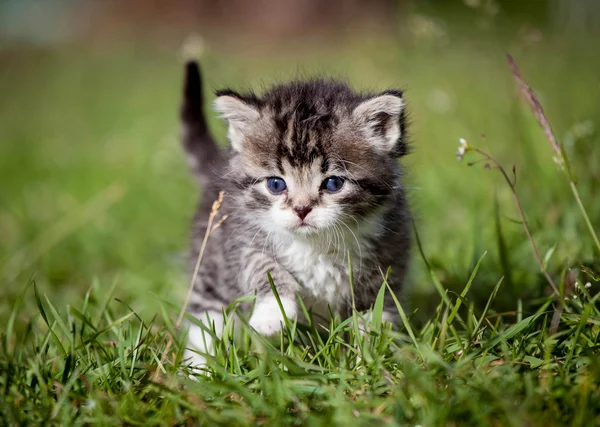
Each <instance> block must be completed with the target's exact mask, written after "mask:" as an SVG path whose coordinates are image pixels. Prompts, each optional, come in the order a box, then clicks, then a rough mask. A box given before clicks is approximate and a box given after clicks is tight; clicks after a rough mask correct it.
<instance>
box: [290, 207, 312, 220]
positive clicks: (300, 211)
mask: <svg viewBox="0 0 600 427" xmlns="http://www.w3.org/2000/svg"><path fill="white" fill-rule="evenodd" d="M310 211H312V208H311V207H310V206H295V207H294V212H296V215H298V218H300V219H301V220H302V219H304V218H306V215H308V214H309V213H310Z"/></svg>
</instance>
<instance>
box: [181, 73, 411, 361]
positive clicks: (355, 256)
mask: <svg viewBox="0 0 600 427" xmlns="http://www.w3.org/2000/svg"><path fill="white" fill-rule="evenodd" d="M216 95H217V98H216V100H215V102H214V107H215V109H216V111H217V112H218V113H220V115H221V117H222V118H224V119H225V120H226V122H227V125H228V137H229V141H230V147H229V149H228V150H227V152H224V151H221V150H219V148H218V147H217V145H216V144H215V142H214V140H213V139H212V137H211V136H210V133H209V131H208V128H207V125H206V121H205V116H204V111H203V102H202V82H201V79H200V70H199V67H198V64H197V63H195V62H189V63H188V64H187V68H186V77H185V89H184V100H183V105H182V108H181V119H182V123H183V144H184V147H185V149H186V151H187V153H188V158H189V160H190V164H191V165H192V169H193V170H194V172H195V174H196V175H197V178H198V180H199V182H200V183H201V185H202V186H203V191H204V194H203V198H202V202H201V204H200V206H199V209H198V212H197V214H196V217H195V219H194V221H193V231H192V249H191V265H192V266H194V265H195V263H196V259H197V257H198V252H199V249H200V245H201V243H202V240H203V237H204V234H205V231H206V227H207V218H208V213H209V211H210V206H211V205H212V202H213V201H214V200H215V199H216V197H217V195H218V192H219V190H224V191H225V197H224V202H223V205H222V208H221V213H222V214H227V215H228V218H227V219H226V220H225V222H223V224H222V225H221V226H220V227H219V228H218V229H217V230H216V231H215V232H214V233H213V234H211V236H210V238H209V240H208V244H207V247H206V252H205V254H204V258H203V260H202V264H201V266H200V269H199V273H198V277H197V281H196V283H195V288H194V292H193V294H192V297H191V299H190V304H189V312H190V314H192V315H193V316H195V317H197V318H198V319H199V320H201V321H203V322H204V323H205V324H207V322H210V323H211V325H212V324H214V327H215V331H216V332H217V334H219V333H220V332H221V330H222V328H223V315H222V310H223V308H224V307H226V306H227V305H228V304H230V303H231V302H232V301H233V300H235V299H236V298H239V297H241V296H244V295H253V294H255V293H256V300H255V307H254V311H253V314H252V315H251V317H250V325H251V326H252V327H253V328H254V329H256V331H258V332H259V333H261V334H265V335H270V334H274V333H276V332H278V331H279V330H280V329H281V328H282V326H283V324H282V322H283V316H282V314H281V311H280V308H279V306H278V304H277V301H276V299H275V297H274V296H273V293H272V291H271V287H270V285H269V282H268V279H267V272H270V273H271V275H272V278H273V281H274V283H275V286H276V289H277V291H278V293H279V296H280V298H281V302H282V305H283V308H284V311H285V313H286V315H287V317H288V318H290V319H294V318H296V316H298V314H299V311H300V310H299V307H298V304H297V298H296V295H297V294H299V295H300V296H301V297H302V299H303V301H304V302H305V304H307V307H309V309H310V310H311V311H312V312H313V313H315V314H318V315H321V316H327V315H328V314H327V313H328V309H327V306H328V305H329V306H330V307H331V309H332V311H333V312H337V313H340V314H341V315H343V316H346V315H348V313H350V308H351V301H352V296H351V290H350V289H351V288H350V278H349V268H348V259H347V257H348V255H347V254H348V252H349V253H350V257H351V260H352V268H353V276H354V294H355V302H356V308H357V309H358V310H367V309H369V308H370V307H371V306H372V304H373V303H374V301H375V298H376V295H377V292H378V290H379V289H380V287H381V284H382V283H383V279H382V273H381V272H382V271H383V272H385V271H386V269H387V268H388V267H390V266H391V275H390V277H389V279H388V280H389V283H390V285H391V287H392V289H394V290H395V291H396V292H398V291H400V289H401V286H402V282H403V279H404V276H405V272H406V269H407V263H408V260H409V249H410V221H411V217H410V214H409V210H408V207H407V202H406V199H405V193H404V189H403V185H402V177H403V173H402V169H401V167H400V165H399V163H398V161H397V158H398V157H401V156H403V155H404V154H406V152H407V146H406V130H405V109H404V100H403V99H402V92H401V91H398V90H388V91H385V92H381V93H377V94H357V93H355V92H353V91H352V90H351V89H350V88H349V87H348V86H347V85H345V84H344V83H341V82H337V81H334V80H309V81H296V82H292V83H288V84H282V85H277V86H274V87H273V88H271V89H270V90H268V91H267V92H266V93H264V94H263V95H262V96H260V97H259V96H257V95H256V94H254V93H252V92H250V93H246V94H239V93H237V92H234V91H233V90H230V89H224V90H220V91H217V93H216ZM388 297H389V295H388ZM384 309H385V319H386V320H389V321H395V318H396V313H397V311H396V309H395V307H394V304H393V301H392V300H391V298H387V297H386V301H385V307H384ZM209 327H210V326H209ZM188 339H189V342H188V347H189V348H190V349H191V351H188V352H187V357H191V358H192V364H196V365H203V364H204V362H205V359H204V358H203V357H202V356H200V355H199V354H198V353H197V352H199V353H205V354H206V353H210V352H211V351H212V342H211V340H210V336H209V335H208V334H203V332H202V330H201V329H200V328H199V327H197V326H194V325H192V326H191V328H190V330H189V338H188Z"/></svg>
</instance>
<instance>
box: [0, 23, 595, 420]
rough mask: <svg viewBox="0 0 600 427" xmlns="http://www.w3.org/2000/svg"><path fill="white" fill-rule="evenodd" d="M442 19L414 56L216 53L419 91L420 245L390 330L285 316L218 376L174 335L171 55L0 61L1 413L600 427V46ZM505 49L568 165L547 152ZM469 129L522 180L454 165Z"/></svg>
mask: <svg viewBox="0 0 600 427" xmlns="http://www.w3.org/2000/svg"><path fill="white" fill-rule="evenodd" d="M448 31H449V40H450V41H448V40H446V41H444V40H442V41H438V42H435V43H431V44H425V45H419V46H418V47H417V48H415V47H414V46H411V45H410V44H398V43H396V42H395V41H391V40H370V39H366V38H365V39H362V40H360V41H356V40H354V41H350V42H348V43H347V44H343V45H341V46H336V47H335V49H329V48H321V49H320V50H319V49H315V48H314V47H310V48H309V49H308V50H306V51H302V50H299V51H297V52H295V53H294V56H293V57H292V55H290V54H288V55H286V54H279V55H273V54H270V53H265V52H262V53H257V54H255V55H243V54H235V53H231V52H230V53H227V52H226V51H224V52H219V53H217V52H216V51H210V50H209V51H208V52H207V53H206V54H205V56H204V57H203V64H204V68H205V71H206V77H207V79H208V82H209V85H212V86H215V87H219V86H223V85H233V86H238V87H239V86H243V85H246V84H252V85H254V86H255V85H257V84H260V82H269V81H272V80H274V79H282V78H285V77H288V76H290V75H296V74H306V73H311V72H314V71H321V72H328V73H333V74H336V75H342V76H346V77H347V78H348V79H349V80H350V81H351V82H352V83H353V84H354V85H355V86H356V87H373V86H376V87H386V86H396V85H403V84H404V85H406V86H407V87H406V89H407V92H406V96H407V102H408V105H410V106H411V111H412V115H411V117H412V122H413V125H412V128H411V129H412V135H413V137H412V139H413V140H414V143H413V145H414V150H413V154H411V155H410V156H409V157H408V158H407V159H406V162H407V168H408V171H409V181H408V184H407V185H408V187H409V188H410V197H411V201H412V203H413V206H414V210H415V213H416V224H417V230H418V237H419V245H418V246H417V247H416V248H415V251H414V254H415V256H414V262H413V269H412V270H413V271H412V274H411V278H410V280H409V282H410V283H409V285H410V286H409V289H408V290H407V293H406V294H404V295H401V296H400V297H401V298H400V300H399V301H397V305H398V309H399V311H400V313H401V314H402V319H403V322H402V323H403V326H402V327H401V328H400V329H399V330H398V331H391V330H390V329H388V328H386V327H385V326H382V325H381V319H380V313H381V307H380V306H379V304H376V306H375V307H374V309H373V313H374V315H373V318H372V319H371V320H370V321H368V322H366V323H367V328H368V333H366V334H360V333H358V329H357V327H356V325H357V324H358V322H356V321H354V322H352V320H356V319H350V320H349V321H341V320H340V319H336V320H334V321H332V322H331V324H330V325H329V326H328V328H327V330H328V331H324V330H321V329H318V328H317V327H316V326H315V324H309V325H298V324H295V323H292V324H290V328H289V329H288V330H287V331H285V332H284V333H282V334H281V336H278V337H275V338H273V339H270V340H266V339H264V338H262V337H260V336H257V335H256V334H255V333H254V332H253V331H251V330H248V328H247V324H246V322H244V321H243V319H241V320H239V321H236V323H235V325H231V327H232V328H234V329H235V330H236V331H237V332H238V336H234V334H233V333H232V331H229V332H228V334H226V335H225V337H224V339H223V341H222V342H221V343H220V344H219V345H218V346H217V353H216V355H215V357H214V358H211V359H210V360H209V367H210V369H211V370H212V371H213V374H212V376H210V377H200V378H197V380H192V379H190V378H188V375H187V374H189V370H188V368H187V367H186V366H185V364H182V363H181V357H182V351H183V342H184V335H185V331H183V330H175V323H176V319H177V315H178V313H179V310H180V307H181V304H182V301H183V299H184V295H185V291H186V283H188V278H187V277H186V276H185V252H186V245H187V227H188V224H189V219H190V217H191V214H192V212H193V209H194V205H195V203H196V199H197V197H196V194H197V190H196V189H195V186H194V184H193V182H192V179H191V177H190V174H189V172H188V171H187V168H186V166H185V162H184V159H183V156H182V155H181V152H180V148H179V143H178V141H177V123H176V111H177V103H178V94H179V85H180V79H181V71H182V70H181V67H180V63H179V62H178V61H177V60H176V59H175V55H174V53H173V52H172V51H170V50H168V49H166V50H165V49H163V50H161V49H159V48H150V47H148V46H147V45H141V46H140V45H129V44H122V45H118V46H114V45H112V46H108V47H107V46H103V47H102V46H101V47H96V48H91V49H83V48H81V47H76V46H74V47H73V46H72V47H62V48H60V49H55V50H53V49H45V50H36V49H32V48H20V49H15V50H10V51H6V50H5V51H3V52H0V93H2V94H3V96H2V98H1V99H0V140H1V141H2V144H0V236H2V237H1V239H0V278H1V279H0V280H1V287H0V296H1V297H2V303H0V322H1V323H2V324H3V325H5V327H4V328H3V329H1V330H0V343H1V344H0V416H1V419H2V424H8V425H16V424H39V423H42V422H45V423H49V424H65V425H70V424H86V423H102V424H144V425H150V424H194V423H201V424H202V423H203V424H227V425H230V424H232V425H246V424H257V423H258V424H269V423H271V424H273V423H275V424H276V425H281V424H314V425H331V424H337V425H349V424H351V423H354V424H361V425H377V424H393V425H411V426H414V425H422V426H436V425H515V426H520V425H544V426H546V425H590V424H597V423H599V422H600V417H599V416H598V413H600V390H599V389H598V384H600V364H599V362H598V360H599V359H598V348H599V347H598V346H599V342H598V341H599V337H598V336H599V331H600V329H599V326H600V312H599V310H600V307H599V304H598V298H599V297H598V295H600V294H599V293H598V286H600V281H599V277H598V272H599V271H600V265H599V263H598V259H599V257H600V255H599V254H598V253H597V252H595V251H596V247H595V242H594V238H593V236H592V235H591V233H590V230H589V229H590V228H592V229H593V230H596V233H598V232H599V231H600V222H599V218H600V198H598V197H597V194H600V163H599V162H598V161H597V159H598V158H600V154H599V151H598V147H599V136H598V133H597V132H596V129H597V128H598V126H599V125H600V107H599V104H598V102H597V88H598V87H600V86H599V85H600V81H599V80H598V75H600V73H598V70H600V62H599V61H598V58H597V57H596V55H594V52H595V50H594V49H591V47H590V46H589V44H590V43H592V44H593V41H591V40H586V43H585V44H584V43H583V42H582V41H581V40H565V39H563V40H558V39H557V38H553V37H552V35H551V34H547V35H546V38H545V39H543V40H542V41H539V42H537V44H534V45H532V44H530V42H528V41H527V40H522V39H520V38H519V37H518V36H514V34H515V33H516V32H511V31H508V30H507V31H506V33H502V34H491V35H490V34H488V36H482V37H478V38H469V37H460V36H459V35H457V34H455V33H453V32H452V29H451V28H450V29H448ZM507 51H510V52H511V53H513V55H514V57H515V59H516V61H517V62H518V64H519V65H520V68H521V73H522V74H523V76H524V78H525V79H526V81H527V82H528V83H529V84H530V85H531V86H532V87H533V88H534V90H535V91H536V93H537V95H538V97H539V99H540V102H541V103H542V105H543V107H544V109H545V111H546V114H547V116H548V119H549V121H550V123H551V124H552V126H553V130H554V132H555V134H556V136H557V139H558V141H559V142H561V143H564V151H565V154H566V156H567V158H568V161H569V162H568V164H569V165H570V171H571V172H572V173H571V174H569V175H567V174H566V173H565V171H564V170H562V169H561V168H560V167H557V166H556V164H555V163H554V161H553V159H552V157H553V156H555V155H556V153H555V152H554V151H553V149H552V147H551V146H550V145H549V143H548V140H547V139H546V137H545V135H544V133H543V131H542V130H541V129H540V127H539V125H538V123H537V121H536V118H535V116H534V114H533V113H532V112H531V110H530V107H529V105H528V104H527V103H526V102H524V101H523V99H522V98H521V97H520V93H519V87H518V85H517V84H516V83H515V81H514V80H513V77H512V75H511V70H510V67H509V66H508V64H507V63H506V60H505V53H506V52H507ZM298 62H300V63H302V64H304V65H303V68H302V70H300V71H298V66H297V64H298ZM211 124H212V125H213V128H214V129H215V130H216V132H217V133H218V135H219V136H220V137H221V139H222V137H223V135H224V131H223V128H222V127H221V126H219V125H218V123H217V121H216V120H214V119H213V121H212V122H211ZM482 133H484V134H485V135H486V137H485V138H484V139H483V138H481V136H480V135H481V134H482ZM459 138H465V139H466V140H467V141H468V143H469V145H471V146H473V147H479V148H480V149H481V150H483V151H484V152H485V153H489V154H490V155H492V156H493V158H494V159H495V160H496V161H497V162H498V163H499V164H500V165H502V167H503V168H504V170H505V171H508V175H509V177H512V175H511V174H512V172H511V169H512V166H513V164H514V165H515V170H516V177H517V181H516V185H515V186H514V188H511V186H509V185H507V184H506V182H504V180H503V177H502V176H501V175H500V174H499V173H498V170H496V169H491V170H486V169H485V168H484V167H482V166H484V163H477V164H476V165H474V166H473V167H470V168H469V167H467V165H466V164H465V162H462V163H461V162H456V160H455V156H456V148H457V147H458V140H459ZM478 159H479V157H477V156H476V153H467V159H466V161H477V160H478ZM571 178H573V183H571V181H570V179H571ZM573 186H575V189H576V190H577V194H578V196H579V198H580V200H581V206H582V207H583V208H584V210H585V212H586V215H587V216H588V218H589V224H588V221H586V219H585V217H584V216H583V215H582V211H581V209H580V205H579V202H578V201H577V200H576V198H574V195H573V192H572V190H573ZM513 191H514V193H515V194H516V195H517V197H518V200H519V201H520V204H521V206H522V211H523V213H524V215H525V217H526V219H527V224H528V228H529V230H530V232H531V238H532V240H533V242H534V244H535V245H536V247H537V249H538V251H539V254H540V258H541V260H542V262H543V263H544V267H545V269H546V271H547V272H548V275H549V276H550V277H551V278H552V280H553V282H554V283H556V285H557V287H558V290H559V293H560V296H553V295H552V293H551V292H549V286H548V282H547V280H546V278H545V277H544V275H543V273H542V269H541V268H540V266H539V265H538V263H537V262H536V258H535V256H534V253H533V251H532V247H531V241H530V240H529V239H528V237H527V234H526V232H525V230H524V227H523V221H521V219H518V218H519V211H518V209H517V208H516V206H515V202H514V199H513ZM587 282H590V284H591V287H590V288H586V287H585V286H584V284H585V283H587ZM575 284H577V286H576V285H575ZM349 285H350V284H349ZM384 292H387V289H386V287H385V283H383V284H382V290H381V295H383V293H384ZM565 297H567V298H568V299H567V300H565V299H564V298H565ZM233 308H234V307H232V310H233ZM354 316H359V314H357V313H355V314H354ZM190 320H191V319H190ZM553 326H555V328H556V331H554V330H553ZM325 332H328V333H325ZM169 343H170V344H169ZM167 347H168V348H169V351H165V350H166V349H167ZM181 374H183V375H181Z"/></svg>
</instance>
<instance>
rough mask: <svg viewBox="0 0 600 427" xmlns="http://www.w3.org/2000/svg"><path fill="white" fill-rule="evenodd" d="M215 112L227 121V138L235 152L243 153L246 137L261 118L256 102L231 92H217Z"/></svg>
mask: <svg viewBox="0 0 600 427" xmlns="http://www.w3.org/2000/svg"><path fill="white" fill-rule="evenodd" d="M217 96H218V97H217V99H216V100H215V102H214V108H215V110H216V111H217V112H218V113H219V114H220V115H221V117H222V118H224V119H225V120H227V124H228V125H229V132H228V134H227V136H228V137H229V141H231V146H232V147H233V149H234V150H235V151H241V150H242V145H243V142H244V135H245V134H246V133H247V132H248V129H249V128H250V126H252V124H253V123H255V122H256V121H257V120H258V119H259V118H260V111H259V109H258V106H257V105H256V102H254V100H248V99H245V98H244V97H242V96H240V95H238V94H237V93H235V92H233V91H231V90H223V91H219V92H217Z"/></svg>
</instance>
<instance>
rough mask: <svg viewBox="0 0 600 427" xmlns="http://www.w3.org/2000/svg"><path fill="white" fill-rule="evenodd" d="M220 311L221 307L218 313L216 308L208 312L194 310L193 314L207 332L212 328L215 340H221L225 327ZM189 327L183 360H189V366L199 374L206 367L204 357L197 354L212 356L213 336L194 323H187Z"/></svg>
mask: <svg viewBox="0 0 600 427" xmlns="http://www.w3.org/2000/svg"><path fill="white" fill-rule="evenodd" d="M222 309H223V307H222V306H221V310H220V311H219V310H217V309H216V308H211V309H208V310H200V311H196V310H195V313H194V316H195V317H196V318H197V319H198V320H199V321H201V322H202V323H203V325H204V326H205V327H206V328H207V329H208V330H213V327H214V334H215V335H216V336H217V338H221V336H222V335H223V328H224V326H225V321H224V318H223V311H222ZM196 313H198V314H196ZM189 325H190V327H189V330H188V343H187V347H188V348H186V350H185V353H184V360H185V359H189V362H190V364H191V365H192V366H193V367H195V368H196V370H197V372H200V371H201V370H202V368H205V367H206V357H204V356H203V354H199V353H204V354H214V342H213V335H212V334H211V333H210V332H207V331H206V330H205V329H203V328H201V327H200V326H198V325H196V324H194V323H189Z"/></svg>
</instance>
